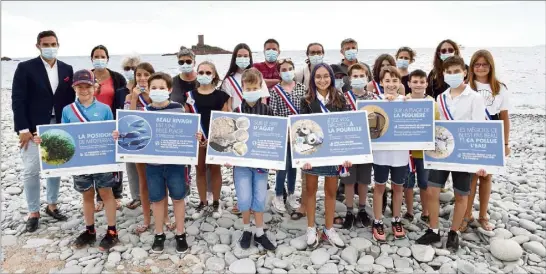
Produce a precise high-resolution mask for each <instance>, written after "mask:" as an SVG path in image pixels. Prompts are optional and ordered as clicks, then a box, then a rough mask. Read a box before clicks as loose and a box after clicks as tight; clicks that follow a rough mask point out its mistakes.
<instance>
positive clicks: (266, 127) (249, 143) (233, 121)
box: [206, 111, 288, 170]
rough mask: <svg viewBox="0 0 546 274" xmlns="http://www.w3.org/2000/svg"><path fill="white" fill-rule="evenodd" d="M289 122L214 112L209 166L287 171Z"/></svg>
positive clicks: (256, 116) (274, 118)
mask: <svg viewBox="0 0 546 274" xmlns="http://www.w3.org/2000/svg"><path fill="white" fill-rule="evenodd" d="M287 130H288V119H286V118H285V117H276V116H264V115H255V114H245V113H236V112H222V111H212V112H211V117H210V126H209V134H208V135H207V136H208V144H207V157H206V163H207V164H216V165H224V164H226V163H229V164H231V165H233V166H242V167H252V168H264V169H276V170H284V169H285V166H286V152H287V149H288V147H287V146H288V136H287V134H286V133H287Z"/></svg>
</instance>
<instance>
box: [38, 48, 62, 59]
mask: <svg viewBox="0 0 546 274" xmlns="http://www.w3.org/2000/svg"><path fill="white" fill-rule="evenodd" d="M58 51H59V48H42V57H44V59H48V60H51V59H55V58H57V52H58Z"/></svg>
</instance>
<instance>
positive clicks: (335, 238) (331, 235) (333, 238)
mask: <svg viewBox="0 0 546 274" xmlns="http://www.w3.org/2000/svg"><path fill="white" fill-rule="evenodd" d="M324 236H325V237H326V239H327V240H328V241H329V242H330V244H332V245H333V246H335V247H338V248H343V247H345V243H344V242H343V240H342V239H341V238H340V237H339V235H338V234H337V232H336V230H335V229H334V228H333V227H332V228H330V229H328V230H327V229H326V228H324Z"/></svg>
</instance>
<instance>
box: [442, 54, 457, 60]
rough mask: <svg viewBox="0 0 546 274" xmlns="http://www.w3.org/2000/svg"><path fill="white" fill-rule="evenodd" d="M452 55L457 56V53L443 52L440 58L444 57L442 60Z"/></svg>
mask: <svg viewBox="0 0 546 274" xmlns="http://www.w3.org/2000/svg"><path fill="white" fill-rule="evenodd" d="M451 56H455V53H445V54H444V53H442V54H440V59H442V61H445V60H446V59H447V58H449V57H451Z"/></svg>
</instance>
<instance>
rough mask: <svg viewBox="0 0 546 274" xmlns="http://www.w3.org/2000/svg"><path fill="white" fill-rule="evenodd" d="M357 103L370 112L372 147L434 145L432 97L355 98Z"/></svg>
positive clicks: (404, 148) (426, 148) (429, 146)
mask: <svg viewBox="0 0 546 274" xmlns="http://www.w3.org/2000/svg"><path fill="white" fill-rule="evenodd" d="M356 104H357V109H359V110H366V111H368V113H369V115H368V119H369V124H370V138H371V139H372V147H373V149H377V150H428V149H434V101H432V100H428V99H411V100H407V101H392V102H389V101H385V100H358V101H357V103H356Z"/></svg>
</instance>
